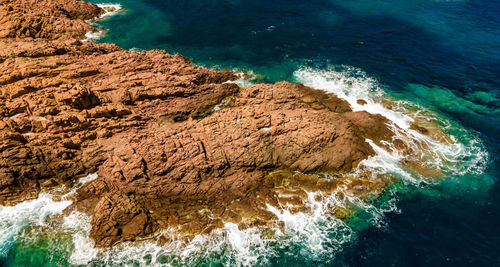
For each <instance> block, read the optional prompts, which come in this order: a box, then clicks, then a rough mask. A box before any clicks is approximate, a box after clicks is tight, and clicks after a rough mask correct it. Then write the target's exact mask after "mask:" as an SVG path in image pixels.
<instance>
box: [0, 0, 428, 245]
mask: <svg viewBox="0 0 500 267" xmlns="http://www.w3.org/2000/svg"><path fill="white" fill-rule="evenodd" d="M103 12H104V11H103V10H102V9H100V8H99V7H97V6H96V5H93V4H89V3H85V2H83V1H76V0H50V1H37V0H0V18H1V19H0V118H1V120H0V204H2V205H8V204H12V203H16V202H18V201H23V200H26V199H30V198H34V197H36V196H37V194H38V193H39V192H40V191H42V190H44V189H47V188H54V187H57V186H61V185H66V186H68V187H70V186H71V185H72V184H73V182H74V181H75V179H76V178H79V177H82V176H85V175H87V174H89V173H94V172H97V173H98V178H97V179H96V180H94V181H92V182H91V183H89V184H87V185H85V186H83V187H82V188H80V189H79V190H78V191H77V194H76V197H75V201H74V203H73V205H72V206H71V207H69V208H68V209H67V210H66V212H67V213H69V212H71V211H72V210H75V209H76V210H79V211H83V212H85V213H87V214H88V215H90V216H92V230H91V232H90V237H91V238H92V239H93V240H94V241H95V244H96V246H97V247H110V246H112V245H113V244H115V243H116V242H119V241H124V240H136V239H139V238H144V237H148V236H152V235H154V234H155V233H158V232H160V231H161V230H163V229H167V228H172V227H177V228H178V229H179V231H181V232H183V233H186V234H187V235H194V234H199V233H210V232H211V231H212V230H213V229H216V228H219V227H222V224H223V222H233V223H236V224H238V225H239V227H241V228H245V227H252V226H259V225H280V222H278V221H277V218H276V216H275V215H274V214H272V213H271V212H269V211H267V209H266V204H272V205H274V206H277V207H280V206H293V207H295V208H296V209H297V210H301V209H304V208H305V207H304V205H303V203H302V198H303V197H304V194H305V192H306V191H323V192H333V191H335V189H336V188H338V187H340V186H342V187H343V188H345V190H347V191H348V192H351V193H353V194H355V195H357V196H359V197H361V198H367V197H372V196H376V195H378V194H380V193H381V192H382V191H383V190H384V188H385V187H386V186H387V185H388V184H389V183H390V181H391V178H390V177H386V176H382V177H376V178H373V177H371V176H370V175H369V174H366V175H358V176H356V177H351V176H345V175H343V174H346V173H349V172H350V171H351V170H353V169H354V168H356V167H357V165H358V164H359V163H360V162H361V161H362V160H364V159H366V158H368V157H369V156H373V155H375V151H374V150H373V148H372V147H371V146H370V145H369V144H368V143H367V142H366V139H370V140H372V141H373V142H374V143H376V144H378V145H380V146H383V143H384V141H385V142H393V141H394V140H393V139H394V133H393V132H392V131H391V130H390V128H389V127H388V125H387V124H388V120H387V119H386V118H384V117H383V116H381V115H374V114H370V113H367V112H353V111H352V109H351V107H350V106H349V104H348V103H347V102H346V101H344V100H342V99H340V98H338V97H336V96H335V95H332V94H327V93H325V92H323V91H319V90H315V89H312V88H309V87H306V86H304V85H301V84H294V83H289V82H280V83H276V84H257V85H253V86H250V87H248V88H240V87H239V86H238V85H236V84H235V83H233V82H231V81H234V80H236V79H238V76H237V75H236V73H234V72H233V71H230V70H216V69H206V68H201V67H197V66H195V65H193V64H192V62H191V61H190V60H189V59H186V58H184V57H183V56H181V55H170V54H168V53H166V52H165V51H160V50H153V51H143V52H141V53H135V52H129V51H126V50H123V49H121V48H119V47H117V46H116V45H113V44H96V43H91V42H84V41H81V40H82V39H84V37H85V34H86V33H87V32H89V31H97V29H95V28H93V27H92V26H90V25H88V24H87V23H86V22H85V21H86V20H90V19H93V18H96V17H98V16H100V15H101V14H102V13H103ZM360 101H362V100H360ZM221 103H224V107H223V108H221V109H219V108H217V109H214V107H215V106H218V107H220V104H221ZM417 130H419V131H421V132H422V133H426V131H428V130H427V129H425V128H423V127H420V128H417ZM398 144H399V148H400V149H401V150H402V151H404V150H409V148H408V147H407V146H406V145H405V144H404V142H403V141H401V140H399V143H398ZM327 176H328V177H327ZM335 214H336V216H337V217H345V216H346V215H345V212H342V211H335Z"/></svg>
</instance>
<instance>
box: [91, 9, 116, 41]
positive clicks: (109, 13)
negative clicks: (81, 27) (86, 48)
mask: <svg viewBox="0 0 500 267" xmlns="http://www.w3.org/2000/svg"><path fill="white" fill-rule="evenodd" d="M96 6H98V7H100V8H101V9H102V10H104V13H102V14H101V15H100V16H99V17H97V18H95V19H92V20H88V21H86V22H87V23H88V24H90V25H92V26H95V27H97V24H96V23H97V22H98V21H100V20H103V19H106V18H109V17H111V16H114V15H116V14H118V13H119V12H122V11H123V7H122V6H121V5H120V4H110V3H102V4H96ZM105 34H106V30H103V29H98V30H97V31H94V32H87V33H85V39H83V40H82V41H84V42H88V41H97V40H99V39H101V38H102V37H103V36H104V35H105Z"/></svg>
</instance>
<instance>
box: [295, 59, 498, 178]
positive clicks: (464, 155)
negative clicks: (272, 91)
mask: <svg viewBox="0 0 500 267" xmlns="http://www.w3.org/2000/svg"><path fill="white" fill-rule="evenodd" d="M294 78H295V80H296V81H298V82H301V83H303V84H305V85H307V86H310V87H313V88H316V89H322V90H325V91H327V92H330V93H334V94H336V95H337V96H338V97H340V98H342V99H344V100H346V101H347V102H349V104H350V105H351V107H352V109H353V111H367V112H369V113H372V114H380V115H382V116H384V117H386V118H387V119H389V120H390V122H391V123H390V124H391V125H390V127H391V128H392V130H393V132H394V133H395V137H394V139H400V140H403V141H404V142H405V143H406V144H407V145H408V146H409V147H410V148H411V149H412V151H413V152H414V153H413V154H411V155H402V154H401V152H400V151H398V149H396V148H394V146H393V145H392V144H391V143H387V142H386V143H385V145H386V147H385V148H382V147H378V146H377V145H375V144H374V143H373V142H371V141H369V140H368V142H369V143H370V145H371V146H372V147H373V148H374V150H375V151H376V152H377V156H375V157H372V158H369V159H367V160H365V161H364V162H362V163H361V164H360V167H368V168H369V169H373V170H381V171H379V172H388V171H389V172H390V173H398V174H400V175H402V177H405V178H406V179H407V180H408V181H412V182H417V183H418V182H422V181H425V179H424V178H425V177H421V175H420V177H419V175H415V174H414V173H413V174H410V172H408V170H406V169H405V168H404V167H402V166H401V165H400V164H398V162H400V161H401V160H403V159H405V157H413V158H408V159H409V160H421V161H424V162H425V164H428V165H429V167H432V168H434V169H436V170H438V171H442V172H443V174H444V176H450V175H464V174H467V173H471V174H481V173H482V172H483V171H484V169H485V168H486V163H487V161H488V153H487V151H486V149H485V148H484V145H483V143H482V141H481V139H479V138H478V137H477V136H476V135H475V134H474V133H473V132H470V131H467V130H465V129H464V128H463V127H462V126H461V125H459V124H458V123H456V122H452V121H448V120H445V119H443V118H442V117H438V116H437V115H435V114H433V113H432V112H429V111H428V110H426V109H425V108H424V107H421V106H418V105H416V104H413V103H409V102H407V101H398V100H394V99H392V98H391V97H390V96H389V95H387V94H386V93H385V92H384V90H383V89H382V86H381V85H380V84H379V83H378V82H377V81H376V80H375V79H373V78H371V77H369V76H368V75H367V74H366V73H364V72H363V71H361V70H359V69H356V68H353V67H349V66H337V67H332V68H330V69H326V70H323V69H322V70H318V69H313V68H308V67H303V68H300V69H299V70H297V71H296V72H295V73H294ZM360 99H361V100H364V102H366V103H365V104H360V103H358V100H360ZM414 122H425V123H429V124H435V125H436V126H435V127H436V128H438V129H439V130H440V131H443V132H445V133H446V134H447V135H448V137H449V141H448V142H443V141H442V140H441V141H440V140H435V139H433V138H431V137H429V136H427V135H424V134H421V133H420V132H418V131H417V130H414V129H410V125H411V124H412V123H414ZM427 181H428V180H427Z"/></svg>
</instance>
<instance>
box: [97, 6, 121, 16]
mask: <svg viewBox="0 0 500 267" xmlns="http://www.w3.org/2000/svg"><path fill="white" fill-rule="evenodd" d="M96 5H97V6H98V7H100V8H102V9H103V10H104V13H103V14H102V15H101V16H100V17H99V19H103V18H107V17H110V16H113V15H116V14H118V13H119V12H121V11H122V10H123V7H122V6H121V5H120V4H104V3H103V4H96Z"/></svg>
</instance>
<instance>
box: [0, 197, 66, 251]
mask: <svg viewBox="0 0 500 267" xmlns="http://www.w3.org/2000/svg"><path fill="white" fill-rule="evenodd" d="M70 204H71V201H59V202H58V201H54V200H52V195H51V194H47V193H42V194H40V195H39V197H38V198H37V199H33V200H28V201H24V202H21V203H19V204H17V205H15V206H0V256H6V253H7V251H8V250H9V249H10V248H11V247H12V245H13V244H14V243H15V241H16V240H17V238H18V237H19V235H20V234H21V233H22V232H23V231H24V229H26V228H27V227H29V226H33V225H36V226H40V225H44V224H45V219H46V218H47V217H48V216H49V215H52V214H57V213H60V212H61V211H62V210H64V209H65V208H66V207H68V206H69V205H70Z"/></svg>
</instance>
